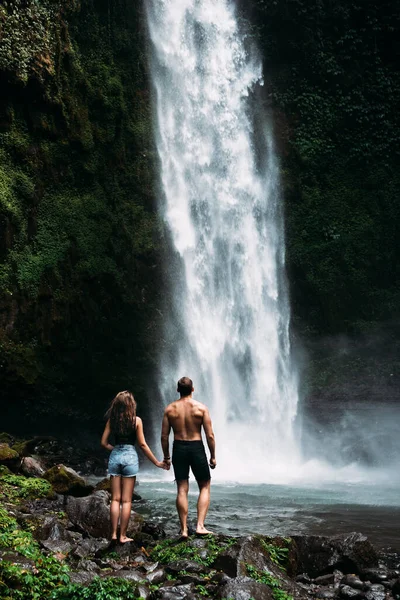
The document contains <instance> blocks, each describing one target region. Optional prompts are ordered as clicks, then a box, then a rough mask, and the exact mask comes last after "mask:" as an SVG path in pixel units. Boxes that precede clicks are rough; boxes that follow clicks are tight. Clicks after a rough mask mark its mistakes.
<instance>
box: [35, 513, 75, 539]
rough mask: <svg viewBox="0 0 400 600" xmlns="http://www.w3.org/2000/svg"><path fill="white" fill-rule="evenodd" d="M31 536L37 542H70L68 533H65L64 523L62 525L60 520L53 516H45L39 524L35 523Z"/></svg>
mask: <svg viewBox="0 0 400 600" xmlns="http://www.w3.org/2000/svg"><path fill="white" fill-rule="evenodd" d="M33 535H34V537H35V539H37V540H38V541H43V540H67V541H70V539H71V537H70V534H69V532H68V533H67V532H66V529H65V525H64V523H62V522H61V521H60V519H59V518H58V517H56V516H54V515H47V516H45V517H44V519H43V520H42V521H41V522H37V524H36V527H35V530H34V534H33Z"/></svg>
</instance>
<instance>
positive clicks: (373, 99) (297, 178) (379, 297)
mask: <svg viewBox="0 0 400 600" xmlns="http://www.w3.org/2000/svg"><path fill="white" fill-rule="evenodd" d="M251 4H252V6H253V7H254V13H253V15H252V17H251V18H252V19H253V21H254V22H255V23H256V24H257V27H256V28H255V34H256V35H257V40H258V42H259V43H260V45H261V48H262V54H263V56H264V58H265V73H266V79H267V82H266V83H267V89H268V93H269V98H270V100H271V101H272V102H273V105H274V112H275V123H276V126H275V128H276V136H277V138H278V144H279V146H280V148H281V150H282V155H283V169H284V186H285V190H284V193H285V198H286V230H287V234H286V237H287V247H288V252H287V261H288V268H289V279H290V283H291V288H292V298H293V303H294V313H295V317H297V319H298V320H297V323H298V325H299V326H301V327H302V328H304V329H305V328H308V329H310V328H311V329H313V330H314V331H315V330H319V331H323V332H336V331H343V330H346V329H347V330H348V331H360V330H365V328H366V327H368V326H369V323H371V322H373V321H375V320H379V319H387V318H391V317H393V316H396V315H397V312H398V299H399V290H400V287H399V281H400V277H399V276H400V271H399V267H398V265H399V255H400V246H399V243H398V234H397V225H396V223H398V222H399V218H400V212H399V211H400V209H399V202H398V197H399V193H400V175H399V168H398V165H399V148H400V127H399V111H398V109H397V106H398V105H399V104H400V76H399V71H398V69H397V68H396V64H395V56H396V51H397V52H398V49H399V41H398V40H399V35H398V34H399V20H398V6H397V3H396V2H393V1H390V0H383V1H382V2H376V1H375V0H366V1H365V2H355V3H348V2H346V1H344V0H338V1H337V2H334V3H332V2H324V1H320V0H286V1H285V2H275V1H273V0H253V2H252V3H251ZM299 319H300V320H301V322H299Z"/></svg>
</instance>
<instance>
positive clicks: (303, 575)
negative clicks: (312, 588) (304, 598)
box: [295, 573, 312, 585]
mask: <svg viewBox="0 0 400 600" xmlns="http://www.w3.org/2000/svg"><path fill="white" fill-rule="evenodd" d="M295 581H297V582H298V583H305V584H306V585H309V584H311V583H312V579H311V577H309V576H308V575H307V573H300V575H297V576H296V577H295Z"/></svg>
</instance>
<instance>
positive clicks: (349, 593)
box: [340, 585, 364, 600]
mask: <svg viewBox="0 0 400 600" xmlns="http://www.w3.org/2000/svg"><path fill="white" fill-rule="evenodd" d="M340 597H341V598H346V600H360V599H361V598H363V597H364V593H363V592H362V590H360V589H356V588H353V587H350V586H349V585H342V586H341V588H340Z"/></svg>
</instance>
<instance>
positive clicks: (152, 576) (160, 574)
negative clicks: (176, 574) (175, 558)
mask: <svg viewBox="0 0 400 600" xmlns="http://www.w3.org/2000/svg"><path fill="white" fill-rule="evenodd" d="M142 579H143V577H142ZM146 579H147V581H148V582H149V583H152V584H153V585H158V584H159V583H162V582H163V581H165V579H166V575H165V571H164V569H156V570H154V571H151V572H150V573H149V572H148V573H147V575H146Z"/></svg>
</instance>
